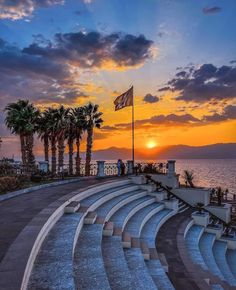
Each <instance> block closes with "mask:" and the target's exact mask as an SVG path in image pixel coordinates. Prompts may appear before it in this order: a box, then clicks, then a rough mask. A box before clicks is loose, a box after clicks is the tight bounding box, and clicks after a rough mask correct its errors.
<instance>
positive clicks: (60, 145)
mask: <svg viewBox="0 0 236 290" xmlns="http://www.w3.org/2000/svg"><path fill="white" fill-rule="evenodd" d="M5 112H6V118H5V123H6V126H7V127H8V128H9V129H10V130H11V132H12V133H13V134H16V135H18V136H19V137H20V144H21V155H22V164H23V167H24V168H26V170H28V171H31V170H32V169H33V168H35V156H34V153H33V146H34V135H35V133H36V134H37V135H38V137H39V138H40V139H41V140H42V142H43V145H44V156H45V161H47V162H49V150H50V149H51V172H52V175H55V174H56V172H57V163H58V171H60V169H61V168H63V164H64V151H65V143H66V142H67V144H68V151H69V174H70V175H72V174H73V152H74V145H76V175H80V164H81V158H80V144H81V138H82V135H83V133H84V132H87V147H86V161H85V174H86V175H89V174H90V162H91V154H92V146H93V131H94V128H100V127H101V125H102V123H103V120H102V118H101V116H102V113H101V112H99V106H98V105H96V104H92V103H89V104H87V105H85V106H82V107H76V108H66V107H64V106H63V105H61V106H60V107H59V108H47V109H45V110H44V111H40V110H39V109H37V108H36V107H35V106H34V105H33V104H31V103H30V102H29V101H28V100H18V101H17V102H15V103H10V104H8V105H7V106H6V107H5ZM57 157H58V158H57ZM57 159H58V162H57Z"/></svg>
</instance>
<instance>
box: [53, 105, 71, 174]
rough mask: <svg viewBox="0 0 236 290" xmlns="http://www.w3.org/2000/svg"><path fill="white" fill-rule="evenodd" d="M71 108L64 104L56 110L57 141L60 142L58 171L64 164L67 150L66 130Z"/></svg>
mask: <svg viewBox="0 0 236 290" xmlns="http://www.w3.org/2000/svg"><path fill="white" fill-rule="evenodd" d="M69 112H70V109H69V108H65V107H64V106H60V107H59V108H58V109H57V110H56V114H55V117H56V120H55V125H56V135H57V142H58V171H59V170H60V168H62V167H63V165H64V151H65V144H64V141H65V137H66V131H67V130H68V125H69Z"/></svg>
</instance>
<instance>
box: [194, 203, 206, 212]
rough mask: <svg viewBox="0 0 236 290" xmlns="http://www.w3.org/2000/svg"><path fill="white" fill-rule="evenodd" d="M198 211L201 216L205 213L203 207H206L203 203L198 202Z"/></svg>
mask: <svg viewBox="0 0 236 290" xmlns="http://www.w3.org/2000/svg"><path fill="white" fill-rule="evenodd" d="M195 207H196V209H197V210H198V213H199V214H202V211H203V209H204V208H203V207H204V203H202V202H197V203H196V205H195Z"/></svg>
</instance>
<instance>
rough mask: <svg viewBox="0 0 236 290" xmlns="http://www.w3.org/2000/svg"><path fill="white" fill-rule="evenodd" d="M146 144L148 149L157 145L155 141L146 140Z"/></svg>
mask: <svg viewBox="0 0 236 290" xmlns="http://www.w3.org/2000/svg"><path fill="white" fill-rule="evenodd" d="M146 146H147V148H148V149H152V148H155V147H157V143H156V142H155V141H148V142H147V144H146Z"/></svg>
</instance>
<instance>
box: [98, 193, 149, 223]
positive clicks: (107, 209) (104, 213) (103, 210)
mask: <svg viewBox="0 0 236 290" xmlns="http://www.w3.org/2000/svg"><path fill="white" fill-rule="evenodd" d="M146 195H147V192H146V191H144V190H140V189H138V190H134V191H129V192H126V193H124V194H121V195H119V196H116V197H114V198H112V199H111V200H109V201H107V202H105V203H103V204H102V205H101V206H99V207H98V208H97V209H96V212H97V214H98V216H99V217H103V218H104V219H105V220H106V221H107V220H109V218H110V217H111V216H112V215H113V214H114V213H115V212H116V211H117V210H119V209H120V208H121V207H123V206H124V205H126V204H128V203H129V202H131V201H133V200H136V199H138V198H140V197H143V196H146Z"/></svg>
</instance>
